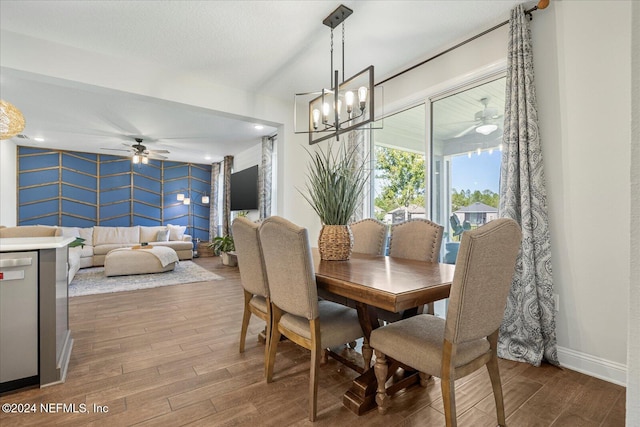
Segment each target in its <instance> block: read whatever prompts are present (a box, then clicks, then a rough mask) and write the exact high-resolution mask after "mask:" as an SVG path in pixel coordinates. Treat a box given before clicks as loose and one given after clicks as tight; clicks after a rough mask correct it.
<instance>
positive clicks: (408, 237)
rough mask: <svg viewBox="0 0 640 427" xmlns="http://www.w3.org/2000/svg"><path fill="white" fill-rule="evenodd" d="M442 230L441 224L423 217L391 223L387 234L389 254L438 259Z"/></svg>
mask: <svg viewBox="0 0 640 427" xmlns="http://www.w3.org/2000/svg"><path fill="white" fill-rule="evenodd" d="M443 231H444V227H443V226H441V225H440V224H436V223H435V222H432V221H429V220H428V219H424V218H414V219H410V220H407V221H405V222H400V223H398V224H393V225H392V226H391V233H390V235H389V256H392V257H397V258H406V259H415V260H419V261H428V262H435V261H438V255H440V245H441V244H442V233H443Z"/></svg>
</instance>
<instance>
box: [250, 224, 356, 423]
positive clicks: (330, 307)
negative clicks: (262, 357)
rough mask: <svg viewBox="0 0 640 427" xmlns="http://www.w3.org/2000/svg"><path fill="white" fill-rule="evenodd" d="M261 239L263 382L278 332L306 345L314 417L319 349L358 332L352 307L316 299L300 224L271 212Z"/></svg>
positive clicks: (304, 232) (271, 362) (270, 367)
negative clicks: (268, 321)
mask: <svg viewBox="0 0 640 427" xmlns="http://www.w3.org/2000/svg"><path fill="white" fill-rule="evenodd" d="M260 244H261V246H262V252H263V254H264V261H265V267H266V272H267V278H268V281H269V290H270V295H271V313H272V316H273V317H272V319H273V323H272V327H271V337H270V341H269V342H270V345H269V355H268V363H267V382H268V383H269V382H271V381H272V379H273V370H274V364H275V358H276V352H277V348H278V342H279V341H280V336H281V334H282V335H284V336H285V337H287V338H288V339H289V340H291V341H292V342H294V343H296V344H298V345H300V346H302V347H304V348H306V349H308V350H310V351H311V366H310V374H309V420H310V421H315V419H316V411H317V394H318V370H319V367H320V356H321V353H322V350H323V349H326V348H331V347H335V346H338V345H342V344H344V343H346V342H350V341H353V340H356V339H358V338H360V337H362V336H363V332H362V328H361V327H360V323H359V321H358V314H357V312H356V310H354V309H352V308H349V307H345V306H343V305H340V304H336V303H334V302H331V301H326V300H321V301H318V294H317V291H316V280H315V272H314V264H313V257H312V254H311V248H310V246H309V236H308V234H307V230H306V229H305V228H302V227H299V226H297V225H295V224H293V223H292V222H290V221H288V220H286V219H284V218H281V217H278V216H271V217H269V218H267V219H265V220H264V222H263V223H262V225H261V226H260Z"/></svg>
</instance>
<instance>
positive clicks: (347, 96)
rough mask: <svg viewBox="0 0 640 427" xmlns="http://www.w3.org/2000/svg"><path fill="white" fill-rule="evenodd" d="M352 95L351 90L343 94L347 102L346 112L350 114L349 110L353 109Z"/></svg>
mask: <svg viewBox="0 0 640 427" xmlns="http://www.w3.org/2000/svg"><path fill="white" fill-rule="evenodd" d="M354 97H355V95H354V94H353V92H351V91H347V93H345V94H344V101H345V103H346V104H347V114H351V112H352V111H353V98H354Z"/></svg>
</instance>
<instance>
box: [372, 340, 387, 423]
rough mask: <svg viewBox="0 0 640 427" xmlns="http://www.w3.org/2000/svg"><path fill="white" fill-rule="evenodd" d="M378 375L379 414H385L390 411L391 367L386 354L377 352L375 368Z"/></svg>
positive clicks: (377, 396)
mask: <svg viewBox="0 0 640 427" xmlns="http://www.w3.org/2000/svg"><path fill="white" fill-rule="evenodd" d="M373 370H374V372H375V374H376V380H377V381H378V387H377V389H376V403H377V404H378V412H379V413H381V414H385V413H386V412H387V409H389V405H390V403H391V402H390V401H389V396H388V395H387V386H386V384H387V373H388V372H389V366H388V365H387V357H386V356H385V355H384V353H382V352H380V351H378V350H376V364H375V366H374V367H373Z"/></svg>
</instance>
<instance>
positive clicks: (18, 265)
mask: <svg viewBox="0 0 640 427" xmlns="http://www.w3.org/2000/svg"><path fill="white" fill-rule="evenodd" d="M38 374H39V371H38V252H13V253H11V252H10V253H0V392H1V391H7V390H12V389H15V388H19V387H24V386H26V385H30V384H37V383H38Z"/></svg>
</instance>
